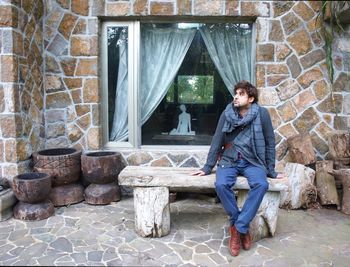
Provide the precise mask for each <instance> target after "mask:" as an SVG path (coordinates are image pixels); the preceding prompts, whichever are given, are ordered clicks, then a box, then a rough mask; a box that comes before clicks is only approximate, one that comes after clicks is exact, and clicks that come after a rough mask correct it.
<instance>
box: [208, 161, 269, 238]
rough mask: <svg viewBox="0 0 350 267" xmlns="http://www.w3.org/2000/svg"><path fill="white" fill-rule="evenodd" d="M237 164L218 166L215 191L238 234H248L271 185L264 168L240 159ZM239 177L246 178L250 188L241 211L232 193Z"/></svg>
mask: <svg viewBox="0 0 350 267" xmlns="http://www.w3.org/2000/svg"><path fill="white" fill-rule="evenodd" d="M236 163H237V165H236V166H234V167H230V168H222V167H220V166H218V168H217V170H216V182H215V190H216V193H217V194H218V197H219V198H220V200H221V203H222V205H223V207H224V209H225V211H226V213H227V214H228V215H229V216H230V224H231V225H232V226H233V225H235V226H236V229H237V231H238V232H240V233H242V234H246V233H247V232H248V230H249V223H250V222H251V221H252V220H253V218H254V216H255V215H256V213H257V211H258V209H259V206H260V203H261V201H262V199H263V197H264V195H265V193H266V191H267V189H268V187H269V184H268V182H267V179H266V172H265V171H264V169H263V168H261V167H257V166H255V165H252V164H251V163H249V162H248V161H246V160H245V159H238V160H237V162H236ZM238 175H243V176H245V177H246V178H247V179H248V184H249V186H250V190H249V193H248V197H247V199H246V201H245V202H244V205H243V207H242V210H241V211H240V210H239V209H238V207H237V202H236V199H235V196H234V194H233V191H232V187H233V186H234V184H235V183H236V180H237V176H238Z"/></svg>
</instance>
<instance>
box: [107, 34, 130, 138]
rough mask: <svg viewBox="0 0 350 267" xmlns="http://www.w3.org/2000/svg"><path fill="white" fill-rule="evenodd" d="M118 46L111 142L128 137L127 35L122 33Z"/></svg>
mask: <svg viewBox="0 0 350 267" xmlns="http://www.w3.org/2000/svg"><path fill="white" fill-rule="evenodd" d="M117 45H118V46H119V67H118V78H117V86H116V94H115V109H114V115H113V124H112V130H111V133H110V140H111V141H121V140H124V139H126V137H127V136H128V105H127V103H128V53H127V45H128V43H127V33H126V32H122V33H121V34H120V37H119V40H118V42H117Z"/></svg>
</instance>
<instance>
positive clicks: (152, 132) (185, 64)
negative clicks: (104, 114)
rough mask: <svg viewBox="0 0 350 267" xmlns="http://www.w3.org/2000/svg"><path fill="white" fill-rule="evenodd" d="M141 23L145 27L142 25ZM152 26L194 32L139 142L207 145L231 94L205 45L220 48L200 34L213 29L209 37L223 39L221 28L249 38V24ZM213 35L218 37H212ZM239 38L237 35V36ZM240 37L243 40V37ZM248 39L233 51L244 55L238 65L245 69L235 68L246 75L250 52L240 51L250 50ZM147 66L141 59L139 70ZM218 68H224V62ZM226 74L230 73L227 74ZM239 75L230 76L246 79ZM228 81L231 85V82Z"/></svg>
mask: <svg viewBox="0 0 350 267" xmlns="http://www.w3.org/2000/svg"><path fill="white" fill-rule="evenodd" d="M143 26H144V27H146V25H143ZM203 26H205V27H206V30H207V31H206V32H204V31H203V32H201V31H200V29H201V27H203ZM153 27H164V28H166V27H172V28H178V29H193V28H194V29H196V32H195V33H194V36H193V39H192V41H191V44H190V46H189V48H188V50H187V51H186V53H185V56H184V59H183V61H182V62H181V65H180V67H179V69H178V71H177V72H176V73H174V74H173V75H174V78H173V80H172V82H171V84H170V85H169V86H168V89H167V92H166V94H165V96H164V98H163V99H162V100H161V101H160V103H159V105H158V106H157V108H156V109H155V110H154V112H153V113H152V115H151V116H150V117H149V119H148V120H147V121H146V122H145V123H144V124H143V126H142V144H143V145H209V144H210V142H211V138H212V135H213V134H214V132H215V128H216V124H217V121H218V119H219V117H220V115H221V112H222V111H223V110H224V109H225V107H226V105H227V104H228V103H230V102H231V101H232V96H231V93H230V92H229V90H228V89H227V85H226V84H225V82H224V81H223V78H222V77H221V74H220V72H219V71H218V67H217V66H216V64H215V63H214V62H213V60H212V57H211V55H210V52H209V51H208V45H210V47H209V48H210V49H212V51H213V50H215V49H217V50H220V49H221V47H217V48H215V44H213V43H211V44H209V42H208V38H206V40H205V39H204V38H203V36H204V34H207V35H208V36H209V35H210V34H212V32H214V33H213V34H214V35H213V36H214V37H213V38H220V37H222V36H223V38H225V37H227V36H225V34H220V33H221V32H220V31H224V32H229V34H231V35H228V36H229V37H231V36H232V35H235V36H236V35H237V34H236V33H239V35H241V34H246V35H248V36H250V37H251V25H247V24H244V26H241V25H240V24H227V23H223V24H208V25H205V24H193V23H179V24H172V25H170V24H167V25H166V26H165V25H164V24H163V25H162V26H158V25H153ZM242 29H243V30H242ZM141 31H142V27H141ZM215 34H217V35H218V36H215ZM208 36H204V37H208ZM209 37H210V36H209ZM239 37H240V36H237V38H239ZM242 40H244V41H246V39H244V38H242ZM206 41H207V42H206ZM248 41H249V45H248V46H247V47H244V44H243V45H242V46H241V47H240V48H236V50H237V51H235V53H238V54H239V53H241V54H242V55H243V54H247V55H248V56H247V58H246V60H247V61H249V62H247V61H246V62H241V63H240V65H243V64H244V65H245V67H246V68H245V70H242V69H241V67H240V66H238V67H236V69H237V71H242V73H243V72H244V71H246V72H249V75H250V64H251V63H250V60H251V58H250V51H246V53H242V51H241V50H242V48H246V49H249V50H250V49H251V40H250V39H248ZM234 42H235V45H237V47H238V46H239V45H240V44H239V42H236V40H234ZM223 49H228V50H226V51H224V52H225V53H231V52H232V51H234V50H235V48H234V47H232V45H231V47H228V48H227V47H223ZM220 56H221V55H218V56H217V57H220ZM221 59H222V56H221ZM235 59H236V58H235ZM227 64H229V62H227ZM147 67H148V65H147V64H145V62H142V61H141V71H142V70H143V69H144V68H147ZM219 67H220V68H221V69H224V68H225V65H221V66H219ZM248 68H249V69H248ZM224 75H225V74H224ZM227 76H233V75H230V74H227ZM241 76H243V75H241V74H240V73H237V74H236V77H234V78H236V79H237V81H238V79H242V78H244V79H250V76H249V77H248V76H247V75H246V76H245V77H241ZM226 78H227V77H226ZM232 84H234V81H233V82H232ZM231 88H232V86H231Z"/></svg>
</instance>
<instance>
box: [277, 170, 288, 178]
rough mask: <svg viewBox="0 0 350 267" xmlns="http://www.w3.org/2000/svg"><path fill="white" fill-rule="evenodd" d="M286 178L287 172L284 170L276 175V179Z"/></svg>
mask: <svg viewBox="0 0 350 267" xmlns="http://www.w3.org/2000/svg"><path fill="white" fill-rule="evenodd" d="M283 178H286V174H285V173H284V172H279V173H278V174H277V176H276V179H283Z"/></svg>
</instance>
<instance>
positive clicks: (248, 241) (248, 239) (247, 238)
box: [240, 232, 252, 250]
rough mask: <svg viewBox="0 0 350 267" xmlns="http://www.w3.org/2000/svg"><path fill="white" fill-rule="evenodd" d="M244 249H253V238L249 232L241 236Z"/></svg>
mask: <svg viewBox="0 0 350 267" xmlns="http://www.w3.org/2000/svg"><path fill="white" fill-rule="evenodd" d="M240 236H241V242H242V247H243V249H244V250H249V249H250V248H251V247H252V236H251V235H250V234H249V232H247V233H246V234H240Z"/></svg>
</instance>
